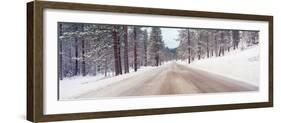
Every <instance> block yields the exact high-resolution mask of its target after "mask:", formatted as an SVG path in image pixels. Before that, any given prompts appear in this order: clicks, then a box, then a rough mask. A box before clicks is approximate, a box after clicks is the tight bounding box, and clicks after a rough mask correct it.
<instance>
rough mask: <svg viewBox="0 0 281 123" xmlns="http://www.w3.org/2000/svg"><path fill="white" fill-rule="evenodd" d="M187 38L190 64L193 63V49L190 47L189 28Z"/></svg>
mask: <svg viewBox="0 0 281 123" xmlns="http://www.w3.org/2000/svg"><path fill="white" fill-rule="evenodd" d="M187 40H188V64H190V63H191V49H190V35H189V29H188V30H187Z"/></svg>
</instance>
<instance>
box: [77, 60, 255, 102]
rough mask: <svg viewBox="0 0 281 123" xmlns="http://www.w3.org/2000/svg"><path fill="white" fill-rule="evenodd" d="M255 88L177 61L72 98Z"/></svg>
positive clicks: (235, 90) (230, 90)
mask: <svg viewBox="0 0 281 123" xmlns="http://www.w3.org/2000/svg"><path fill="white" fill-rule="evenodd" d="M257 90H258V87H256V86H253V85H250V84H247V83H245V82H242V81H238V80H234V79H230V78H226V77H223V76H220V75H216V74H212V73H209V72H206V71H202V70H198V69H195V68H190V67H188V66H185V65H181V64H178V63H176V62H173V63H169V64H166V65H163V66H160V67H158V68H155V69H153V70H151V71H147V72H145V73H142V74H139V75H135V76H132V77H130V78H127V79H125V80H122V81H118V82H115V83H113V84H110V85H108V86H105V87H103V88H99V89H95V90H92V91H88V92H87V93H83V94H80V95H78V96H76V97H74V98H76V99H87V98H96V97H120V96H145V95H170V94H195V93H217V92H241V91H257Z"/></svg>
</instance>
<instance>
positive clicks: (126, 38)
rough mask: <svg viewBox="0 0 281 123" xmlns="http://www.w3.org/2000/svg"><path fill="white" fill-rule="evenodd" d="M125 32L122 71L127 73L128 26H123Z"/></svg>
mask: <svg viewBox="0 0 281 123" xmlns="http://www.w3.org/2000/svg"><path fill="white" fill-rule="evenodd" d="M124 31H125V35H124V38H125V46H124V69H125V73H129V72H130V71H129V58H128V26H124Z"/></svg>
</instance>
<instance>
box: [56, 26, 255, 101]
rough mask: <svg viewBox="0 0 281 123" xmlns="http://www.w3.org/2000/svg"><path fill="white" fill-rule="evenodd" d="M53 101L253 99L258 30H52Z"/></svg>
mask: <svg viewBox="0 0 281 123" xmlns="http://www.w3.org/2000/svg"><path fill="white" fill-rule="evenodd" d="M57 29H58V34H57V35H58V48H57V50H58V55H57V57H58V62H57V66H58V72H57V74H58V75H57V76H58V100H81V99H101V98H116V97H132V96H134V97H135V96H169V95H188V94H192V95H194V94H218V93H236V92H251V91H259V81H260V60H259V58H260V52H259V48H260V47H259V31H258V30H237V29H236V30H233V29H215V28H214V29H211V28H189V27H164V26H163V27H157V26H139V25H113V24H92V23H70V22H58V23H57Z"/></svg>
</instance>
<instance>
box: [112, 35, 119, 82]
mask: <svg viewBox="0 0 281 123" xmlns="http://www.w3.org/2000/svg"><path fill="white" fill-rule="evenodd" d="M117 40H118V39H117V32H116V31H115V30H114V31H113V50H114V66H115V75H116V76H117V75H119V74H120V72H119V63H118V61H119V59H118V46H117V45H118V41H117Z"/></svg>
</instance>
